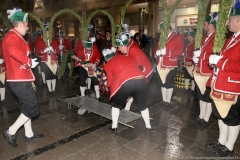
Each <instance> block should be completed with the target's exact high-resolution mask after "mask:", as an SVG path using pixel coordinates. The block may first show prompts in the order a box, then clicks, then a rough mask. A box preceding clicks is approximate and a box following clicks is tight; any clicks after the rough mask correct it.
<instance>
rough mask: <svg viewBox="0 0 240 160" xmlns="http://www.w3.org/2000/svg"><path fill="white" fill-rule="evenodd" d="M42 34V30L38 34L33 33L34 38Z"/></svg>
mask: <svg viewBox="0 0 240 160" xmlns="http://www.w3.org/2000/svg"><path fill="white" fill-rule="evenodd" d="M41 34H42V30H37V31H36V32H34V33H33V37H37V36H39V35H41Z"/></svg>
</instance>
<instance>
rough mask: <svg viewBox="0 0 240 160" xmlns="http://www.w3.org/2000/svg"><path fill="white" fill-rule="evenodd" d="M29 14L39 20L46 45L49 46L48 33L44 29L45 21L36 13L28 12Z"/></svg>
mask: <svg viewBox="0 0 240 160" xmlns="http://www.w3.org/2000/svg"><path fill="white" fill-rule="evenodd" d="M28 15H29V16H30V17H32V18H34V19H35V20H36V21H37V22H38V24H39V26H40V28H41V30H42V33H43V40H44V42H45V43H46V45H47V46H48V44H47V35H46V31H45V29H44V23H43V22H42V21H41V20H40V18H38V17H37V16H35V15H34V14H32V13H29V12H28Z"/></svg>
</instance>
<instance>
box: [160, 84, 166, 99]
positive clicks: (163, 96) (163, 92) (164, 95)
mask: <svg viewBox="0 0 240 160" xmlns="http://www.w3.org/2000/svg"><path fill="white" fill-rule="evenodd" d="M161 91H162V99H163V101H164V102H166V101H167V89H166V88H165V87H161Z"/></svg>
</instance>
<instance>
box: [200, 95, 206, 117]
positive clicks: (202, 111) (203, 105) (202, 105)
mask: <svg viewBox="0 0 240 160" xmlns="http://www.w3.org/2000/svg"><path fill="white" fill-rule="evenodd" d="M199 105H200V115H199V118H201V119H203V117H204V116H205V113H206V108H207V103H206V102H203V101H201V100H199Z"/></svg>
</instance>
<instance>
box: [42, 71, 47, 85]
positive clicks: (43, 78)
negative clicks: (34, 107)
mask: <svg viewBox="0 0 240 160" xmlns="http://www.w3.org/2000/svg"><path fill="white" fill-rule="evenodd" d="M41 75H42V80H43V83H46V79H45V73H44V72H42V74H41Z"/></svg>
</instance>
